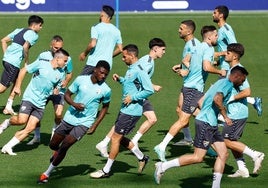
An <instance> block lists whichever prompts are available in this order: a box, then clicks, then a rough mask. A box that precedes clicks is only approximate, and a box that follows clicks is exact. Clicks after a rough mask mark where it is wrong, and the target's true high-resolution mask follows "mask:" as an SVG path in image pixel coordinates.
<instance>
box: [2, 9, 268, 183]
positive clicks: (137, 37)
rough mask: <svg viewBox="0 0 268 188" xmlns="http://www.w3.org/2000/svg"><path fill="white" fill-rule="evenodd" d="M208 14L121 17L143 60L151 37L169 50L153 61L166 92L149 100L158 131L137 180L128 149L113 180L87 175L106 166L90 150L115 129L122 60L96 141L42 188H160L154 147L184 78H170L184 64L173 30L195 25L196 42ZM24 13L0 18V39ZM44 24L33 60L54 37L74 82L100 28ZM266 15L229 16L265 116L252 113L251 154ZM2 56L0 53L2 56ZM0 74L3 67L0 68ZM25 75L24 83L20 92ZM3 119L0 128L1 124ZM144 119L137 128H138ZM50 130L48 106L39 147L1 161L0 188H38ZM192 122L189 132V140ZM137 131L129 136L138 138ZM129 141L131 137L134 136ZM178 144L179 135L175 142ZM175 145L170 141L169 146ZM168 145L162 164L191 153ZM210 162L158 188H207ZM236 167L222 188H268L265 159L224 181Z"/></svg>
mask: <svg viewBox="0 0 268 188" xmlns="http://www.w3.org/2000/svg"><path fill="white" fill-rule="evenodd" d="M211 14H212V13H211V12H209V13H176V14H175V13H170V14H150V13H147V14H121V15H120V29H121V32H122V37H123V42H124V44H129V43H134V44H137V45H138V46H139V49H140V56H142V55H145V54H147V53H148V50H149V49H148V41H149V40H150V39H151V38H153V37H160V38H162V39H164V40H165V41H166V44H167V50H166V54H165V56H164V57H163V58H162V59H159V60H157V61H156V70H155V74H154V77H153V82H154V83H156V84H159V85H162V86H163V89H162V91H161V92H159V93H157V94H154V95H153V96H152V97H150V100H151V102H152V103H153V105H154V107H155V111H156V113H157V116H158V122H157V124H156V125H155V126H154V127H153V128H152V129H151V130H150V131H149V132H148V133H147V134H146V135H144V137H142V139H141V141H140V143H139V146H140V148H141V150H142V151H143V152H144V153H146V154H148V155H149V156H150V162H149V163H148V166H147V167H146V169H145V171H144V173H143V174H142V175H138V174H137V160H136V158H135V157H134V156H132V154H131V153H130V152H128V151H126V150H125V149H123V148H122V149H121V153H120V154H119V155H118V157H117V159H116V162H115V164H114V166H113V168H112V173H113V175H112V176H111V177H110V178H107V179H101V180H94V179H91V178H90V177H89V175H88V174H89V173H90V172H92V171H95V170H96V169H100V168H102V167H103V166H104V164H105V162H106V160H105V159H103V158H101V157H100V156H99V154H98V152H97V150H96V149H95V145H96V143H98V142H99V141H100V140H101V139H102V138H103V137H104V136H105V134H106V133H107V132H108V130H109V129H110V127H111V126H112V125H113V123H114V121H115V119H116V116H117V113H118V110H119V107H120V100H121V86H120V85H119V84H117V83H114V82H113V81H112V79H111V75H112V74H113V73H118V74H120V75H123V74H124V73H125V70H126V65H125V64H124V63H123V62H122V61H121V57H120V56H119V57H116V58H115V59H114V66H113V70H112V71H111V74H110V75H109V78H108V79H107V82H108V83H109V85H110V86H111V88H112V91H113V95H112V102H111V106H110V109H109V114H107V116H106V118H105V119H104V120H103V122H102V124H101V125H100V127H99V128H98V129H97V131H96V132H95V134H93V135H90V136H88V135H87V136H85V137H84V138H83V139H82V140H81V141H80V142H78V143H77V144H75V145H74V146H73V147H72V148H71V149H70V150H69V151H68V153H67V156H66V158H65V159H64V161H63V162H62V163H61V164H60V166H59V167H58V168H57V170H56V171H55V172H53V173H52V175H51V178H50V179H49V182H48V183H47V184H45V185H40V186H42V187H68V188H69V187H79V188H80V187H109V188H111V187H112V188H113V187H117V188H119V187H134V188H136V187H157V185H155V183H154V181H153V172H154V163H155V162H156V161H157V156H156V154H155V153H154V151H153V147H154V146H155V145H156V144H158V143H159V142H160V141H161V140H162V139H163V137H164V135H165V134H166V133H167V131H168V129H169V127H170V126H171V125H172V123H173V122H174V121H175V120H176V119H177V116H176V113H175V108H176V104H177V97H178V92H179V90H180V88H181V85H182V79H181V78H180V77H178V76H177V75H175V74H174V73H172V71H171V67H172V66H173V65H174V64H176V63H178V62H179V60H180V59H181V54H182V48H183V46H184V42H183V41H182V40H181V39H179V37H178V32H177V30H178V26H179V23H180V22H181V21H182V20H185V19H193V20H194V21H195V22H196V24H197V30H196V37H197V38H199V39H200V29H201V27H202V26H203V25H212V24H214V23H213V22H212V16H211ZM28 16H29V15H28V14H22V15H13V14H1V15H0V22H1V30H0V37H1V38H2V37H4V36H5V35H6V34H7V33H9V32H11V31H12V30H13V29H14V28H16V27H25V26H26V24H27V18H28ZM41 16H42V17H43V18H44V20H45V24H44V26H43V29H42V31H41V32H40V39H39V41H38V43H37V44H36V45H35V46H34V47H32V48H31V50H30V60H31V61H33V60H34V59H35V58H36V57H37V55H38V54H39V53H40V52H41V51H43V50H45V49H48V48H49V42H50V39H51V37H52V36H53V35H55V34H59V35H61V36H62V37H63V38H64V43H65V45H64V48H65V49H66V50H68V51H69V52H70V54H71V56H72V58H73V61H74V77H75V76H76V75H78V74H79V73H80V71H81V70H82V68H83V66H84V64H85V62H79V61H78V55H79V54H80V53H81V52H82V51H83V50H84V49H85V47H86V45H87V43H88V41H89V36H90V34H89V29H90V26H91V25H93V24H95V23H97V22H98V14H67V15H53V14H42V15H41ZM267 18H268V13H267V12H262V13H250V14H244V13H235V12H231V14H230V18H229V19H228V22H229V23H230V24H231V25H232V27H233V29H234V31H235V33H236V36H237V39H238V41H239V42H240V43H242V44H243V45H244V46H245V49H246V52H245V55H244V57H243V58H242V60H241V62H242V64H243V65H244V66H245V67H246V68H247V69H248V70H249V73H250V74H249V77H248V79H249V82H250V84H251V88H252V96H261V97H262V98H263V111H264V113H263V115H262V116H261V117H257V114H256V111H255V110H254V109H253V107H252V106H249V110H250V115H249V118H248V121H247V126H246V129H245V132H244V134H243V137H242V139H241V141H244V142H245V143H247V144H248V145H249V146H251V147H252V148H254V149H256V150H260V151H263V152H265V153H266V154H267V151H268V146H267V134H268V129H267V111H268V109H267V106H266V101H267V93H268V88H267V87H266V86H267V82H268V79H267V78H266V77H265V75H266V74H267V67H268V66H267V62H266V61H267V51H266V43H267V39H266V38H267V37H266V35H267V26H268V19H267ZM0 53H1V54H0V55H1V57H2V51H1V52H0ZM0 69H1V70H2V66H1V68H0ZM29 78H30V75H27V77H26V79H25V81H24V88H25V86H26V84H27V83H28V80H29ZM215 80H217V77H216V76H213V75H210V77H209V80H208V83H207V88H208V87H209V85H210V84H212V83H213V82H214V81H215ZM8 94H9V90H8V91H7V92H5V93H4V94H2V95H1V105H0V112H2V109H3V107H4V106H5V103H6V100H7V97H8ZM20 100H21V97H17V98H16V99H15V102H14V105H15V109H16V110H18V107H19V104H20ZM8 117H9V116H5V115H3V114H2V113H1V114H0V121H1V122H2V121H3V120H4V119H5V118H8ZM143 120H144V119H143V118H142V119H141V120H140V121H139V123H138V124H137V126H139V125H140V124H141V122H142V121H143ZM52 125H53V108H52V105H51V104H48V106H47V108H46V111H45V115H44V117H43V120H42V128H41V132H42V134H41V139H42V140H41V144H40V145H35V146H27V145H26V143H27V141H29V140H30V139H31V137H32V135H30V137H29V138H28V139H26V140H25V141H23V142H22V143H21V144H19V145H17V146H16V147H15V148H14V152H17V154H18V155H17V156H8V155H3V154H2V155H0V167H1V169H0V172H1V180H0V186H1V187H11V188H12V187H25V188H26V187H27V188H28V187H39V185H37V184H36V180H37V178H38V177H39V175H40V173H42V172H43V171H44V170H46V169H47V167H48V165H49V158H50V155H51V154H52V152H51V150H50V149H49V148H48V146H47V145H48V142H49V138H50V131H51V127H52ZM193 128H194V126H193V120H191V130H192V134H194V129H193ZM19 129H21V127H10V128H8V129H7V130H6V131H5V132H4V133H3V134H2V135H1V136H0V147H2V146H3V145H4V144H6V143H7V142H8V141H9V140H10V139H11V138H12V137H13V135H14V133H15V132H16V131H17V130H19ZM135 132H136V131H134V132H133V133H135ZM132 135H133V134H131V135H129V137H131V136H132ZM180 138H182V134H178V135H177V136H176V138H174V140H173V141H177V140H179V139H180ZM173 141H172V142H173ZM172 142H171V143H170V144H169V145H168V147H167V159H172V158H175V157H176V156H179V155H182V154H184V153H191V152H192V151H193V150H192V148H190V147H178V146H173V145H172ZM214 160H215V159H214V158H210V157H206V158H205V160H204V162H203V163H200V164H195V165H191V166H186V167H183V168H173V169H170V170H168V171H167V172H166V173H165V175H164V177H163V178H162V181H161V185H160V186H159V187H182V188H208V187H210V186H211V183H212V178H211V176H212V173H211V172H212V168H213V164H214ZM246 161H247V165H248V168H249V170H250V172H252V169H253V163H252V161H251V160H250V159H249V158H248V157H246ZM236 168H237V167H236V163H235V161H234V159H233V157H232V155H230V157H229V159H228V161H227V164H226V168H225V172H224V175H223V178H222V188H240V187H243V188H252V187H255V188H260V187H265V186H266V185H267V183H268V179H267V174H268V165H267V162H266V159H265V160H264V162H263V165H262V169H261V172H260V174H259V175H258V176H253V175H252V174H251V177H250V178H247V179H230V178H228V177H227V174H230V173H233V172H234V171H235V170H236Z"/></svg>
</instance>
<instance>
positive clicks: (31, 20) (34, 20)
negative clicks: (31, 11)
mask: <svg viewBox="0 0 268 188" xmlns="http://www.w3.org/2000/svg"><path fill="white" fill-rule="evenodd" d="M33 23H37V24H39V23H41V24H43V23H44V20H43V18H41V17H40V16H37V15H31V16H30V17H29V18H28V25H29V26H30V25H32V24H33Z"/></svg>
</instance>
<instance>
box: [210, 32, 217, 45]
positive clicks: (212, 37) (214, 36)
mask: <svg viewBox="0 0 268 188" xmlns="http://www.w3.org/2000/svg"><path fill="white" fill-rule="evenodd" d="M217 40H218V32H217V30H214V31H212V32H211V34H210V41H211V45H212V46H217Z"/></svg>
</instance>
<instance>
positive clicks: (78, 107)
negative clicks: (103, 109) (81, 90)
mask: <svg viewBox="0 0 268 188" xmlns="http://www.w3.org/2000/svg"><path fill="white" fill-rule="evenodd" d="M72 95H73V93H72V92H71V91H70V90H69V89H67V91H66V92H65V94H64V100H65V101H66V102H67V103H68V104H69V105H71V106H73V107H74V108H75V109H76V110H77V111H83V110H84V109H85V105H84V104H82V103H76V102H74V101H73V99H72Z"/></svg>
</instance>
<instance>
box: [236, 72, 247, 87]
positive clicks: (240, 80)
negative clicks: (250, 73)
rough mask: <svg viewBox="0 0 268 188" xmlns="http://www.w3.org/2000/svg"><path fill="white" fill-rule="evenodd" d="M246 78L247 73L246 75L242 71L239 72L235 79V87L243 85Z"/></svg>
mask: <svg viewBox="0 0 268 188" xmlns="http://www.w3.org/2000/svg"><path fill="white" fill-rule="evenodd" d="M245 80H246V75H244V74H242V73H237V74H236V76H235V80H234V82H233V84H234V87H236V88H237V87H239V86H241V85H242V84H243V83H244V81H245Z"/></svg>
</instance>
